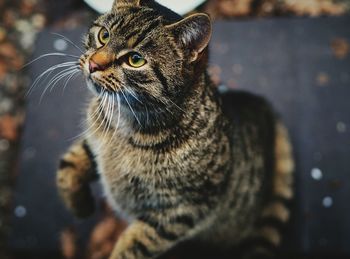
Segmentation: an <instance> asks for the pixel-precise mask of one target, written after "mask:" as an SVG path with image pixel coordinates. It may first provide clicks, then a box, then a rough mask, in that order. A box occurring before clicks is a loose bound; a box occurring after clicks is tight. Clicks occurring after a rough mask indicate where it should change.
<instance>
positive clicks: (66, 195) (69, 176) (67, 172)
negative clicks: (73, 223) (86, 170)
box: [56, 160, 95, 217]
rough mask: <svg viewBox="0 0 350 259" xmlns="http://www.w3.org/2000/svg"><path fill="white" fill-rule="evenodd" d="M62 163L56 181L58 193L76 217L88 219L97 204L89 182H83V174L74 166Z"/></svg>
mask: <svg viewBox="0 0 350 259" xmlns="http://www.w3.org/2000/svg"><path fill="white" fill-rule="evenodd" d="M62 161H63V162H62ZM62 161H61V164H60V169H59V170H58V172H57V179H56V180H57V187H58V192H59V194H60V196H61V198H62V200H63V202H64V204H65V205H66V207H67V208H68V209H69V210H71V211H72V212H73V214H74V215H76V216H77V217H88V216H90V215H91V214H92V213H93V212H94V210H95V202H94V198H93V196H92V193H91V189H90V185H89V182H85V181H83V179H82V177H81V174H82V173H81V172H79V170H78V169H77V168H75V167H74V165H73V164H70V165H67V162H66V161H64V160H62ZM62 165H66V166H62Z"/></svg>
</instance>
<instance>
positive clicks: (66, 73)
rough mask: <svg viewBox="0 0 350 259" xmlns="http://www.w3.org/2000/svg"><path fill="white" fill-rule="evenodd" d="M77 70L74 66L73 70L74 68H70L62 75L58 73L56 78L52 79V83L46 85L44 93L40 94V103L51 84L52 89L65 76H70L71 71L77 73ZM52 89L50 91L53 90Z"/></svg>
mask: <svg viewBox="0 0 350 259" xmlns="http://www.w3.org/2000/svg"><path fill="white" fill-rule="evenodd" d="M75 72H76V70H75V69H74V68H73V70H72V68H70V69H69V70H68V71H66V72H64V73H61V72H60V73H61V74H60V75H58V76H57V75H56V76H55V77H54V78H55V79H53V80H52V79H51V80H50V84H48V85H47V86H46V87H45V89H44V91H43V93H42V94H41V96H40V103H41V101H42V99H43V97H44V95H45V93H46V92H47V90H48V89H49V88H50V86H51V90H52V89H53V88H54V87H55V86H56V85H57V83H58V82H59V81H60V80H61V79H63V78H64V77H66V76H69V75H70V74H71V73H75ZM51 90H50V91H51Z"/></svg>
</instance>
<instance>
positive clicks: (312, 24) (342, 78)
mask: <svg viewBox="0 0 350 259" xmlns="http://www.w3.org/2000/svg"><path fill="white" fill-rule="evenodd" d="M349 27H350V18H349V17H341V18H320V19H272V20H259V21H244V22H219V23H216V24H215V26H214V34H213V40H212V43H211V57H212V58H211V63H212V64H218V65H219V66H220V68H221V71H222V72H221V78H222V82H223V83H224V84H228V85H230V86H233V87H237V88H240V89H246V90H249V91H252V92H255V93H259V94H261V95H263V96H266V97H267V98H268V99H269V100H271V102H272V103H273V105H274V106H275V108H276V110H277V111H278V112H279V113H280V114H281V117H282V118H283V120H284V121H285V123H286V124H287V126H288V128H289V129H290V131H291V136H292V141H293V145H294V149H295V157H296V161H297V170H296V181H297V198H296V201H295V202H294V203H293V206H294V207H295V209H294V215H293V224H292V225H290V227H289V230H288V232H289V233H288V238H287V239H286V240H287V242H286V245H285V250H286V251H293V252H298V253H300V252H301V253H315V252H316V253H323V252H330V253H333V252H336V253H337V254H347V255H349V256H350V247H349V245H348V244H349V243H350V206H349V201H348V199H349V198H350V188H349V185H350V181H349V179H350V176H349V165H350V162H349V154H350V116H349V111H350V102H349V101H348V98H349V96H350V59H349V56H348V57H347V58H345V59H343V60H339V59H337V58H335V57H334V55H333V53H332V50H331V48H330V43H331V41H332V40H333V39H334V38H339V37H340V38H345V39H347V40H348V41H349V40H350V29H349ZM83 31H84V29H79V30H74V31H66V32H64V33H65V35H67V36H68V37H70V38H71V39H73V40H74V41H75V42H79V41H80V39H81V33H82V32H83ZM54 38H55V37H53V36H52V35H49V34H48V32H47V31H46V32H43V33H42V34H41V35H40V37H39V39H38V43H37V51H36V53H35V55H36V56H37V55H40V54H42V53H47V52H51V51H53V47H52V46H53V40H54ZM66 52H69V53H74V54H78V52H77V50H76V49H74V48H73V47H69V48H68V50H67V51H66ZM62 61H63V59H62V58H60V59H57V58H52V59H50V64H51V62H52V64H55V63H58V62H62ZM47 65H48V62H44V61H41V62H40V61H39V62H36V63H35V64H33V65H32V66H30V68H29V73H30V75H31V76H32V77H35V76H36V75H38V73H39V72H40V71H43V70H44V69H45V67H47ZM320 75H321V76H320ZM320 78H321V79H322V80H321V79H320ZM325 78H326V79H327V80H325ZM320 84H321V85H322V86H321V85H320ZM61 88H62V86H59V87H57V88H56V90H54V91H52V92H49V93H48V94H47V95H46V96H45V98H44V99H43V101H42V103H41V104H40V105H39V104H38V102H39V99H40V95H41V92H42V90H43V87H40V88H38V89H37V91H36V92H34V93H33V95H31V96H30V97H29V100H28V102H29V103H28V110H27V120H26V127H25V131H24V135H23V141H22V152H21V157H20V167H19V168H20V169H19V171H20V174H19V177H18V182H17V189H16V190H17V191H16V200H15V207H17V206H24V207H25V208H26V212H27V213H26V215H25V216H24V217H16V216H14V217H13V224H14V232H13V235H12V238H11V246H12V248H14V249H29V250H46V251H55V250H56V249H57V248H58V233H59V231H60V230H61V229H62V227H63V226H66V225H69V224H72V223H77V221H76V220H74V219H73V217H72V216H70V215H69V214H68V213H67V212H66V211H65V210H64V208H63V206H62V204H61V203H60V201H59V200H58V198H57V194H56V189H55V184H54V179H55V168H56V165H57V160H58V158H59V155H60V154H61V153H62V152H63V151H64V150H65V149H66V148H67V147H68V146H69V144H70V142H71V140H69V139H70V138H72V137H74V136H75V135H77V134H78V133H79V127H78V125H79V122H80V121H81V120H82V117H83V116H82V111H83V107H84V105H85V97H86V92H87V89H86V88H85V86H84V84H81V78H79V80H78V79H77V80H76V81H74V82H72V83H70V85H69V87H67V89H66V91H65V93H64V94H62V89H61ZM344 125H345V128H344ZM344 130H345V131H344ZM314 168H318V169H320V170H321V171H322V173H323V177H322V179H320V180H315V179H313V178H312V177H311V171H312V169H314ZM328 196H329V197H331V198H332V199H333V205H332V206H331V207H329V208H326V207H325V206H323V199H324V198H325V197H328ZM95 219H96V216H95V218H92V219H89V220H88V221H79V222H78V223H77V224H78V225H79V227H78V228H79V229H80V230H81V231H85V233H87V232H88V230H89V226H91V222H93V221H94V220H95Z"/></svg>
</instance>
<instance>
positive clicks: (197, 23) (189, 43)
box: [166, 13, 212, 62]
mask: <svg viewBox="0 0 350 259" xmlns="http://www.w3.org/2000/svg"><path fill="white" fill-rule="evenodd" d="M166 27H167V28H168V29H170V30H171V32H172V33H173V35H174V37H175V40H176V41H177V43H178V44H180V45H181V47H183V48H187V49H189V50H190V51H191V55H192V56H191V62H193V61H195V60H197V58H198V55H199V54H200V53H201V52H203V50H204V49H205V48H206V47H207V46H208V43H209V40H210V38H211V31H212V30H211V21H210V17H209V16H208V15H207V14H204V13H200V14H193V15H190V16H188V17H186V18H184V19H182V20H181V21H179V22H176V23H173V24H170V25H167V26H166Z"/></svg>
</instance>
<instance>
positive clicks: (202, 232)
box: [57, 0, 293, 259]
mask: <svg viewBox="0 0 350 259" xmlns="http://www.w3.org/2000/svg"><path fill="white" fill-rule="evenodd" d="M210 36H211V22H210V19H209V17H208V16H207V15H206V14H193V15H191V16H188V17H186V18H182V17H181V16H179V15H178V14H176V13H174V12H172V11H170V10H169V9H167V8H165V7H164V6H161V5H159V4H158V3H156V2H154V1H153V0H130V1H127V0H117V1H115V2H114V4H113V8H112V10H111V11H110V12H108V13H106V14H104V15H102V16H101V17H99V18H98V19H97V20H96V21H95V22H94V23H93V25H92V26H91V28H90V30H89V32H88V33H87V35H86V38H85V46H86V53H85V54H83V55H82V57H81V58H80V66H81V70H82V71H83V73H84V75H85V76H86V78H87V85H88V87H89V88H90V90H91V91H92V92H93V93H94V94H93V97H92V99H91V102H90V105H89V108H88V111H87V130H86V134H85V135H84V138H82V139H81V140H79V141H77V142H76V143H74V144H73V145H72V147H71V148H70V149H69V151H68V152H67V153H66V154H65V155H64V156H63V158H62V160H61V162H60V165H59V170H58V173H57V184H58V189H59V192H60V194H61V196H62V198H63V200H64V202H65V204H66V205H67V206H68V208H69V209H71V210H72V211H73V212H74V213H75V214H76V215H78V216H87V215H89V214H91V213H92V212H93V209H94V201H93V198H92V195H91V191H90V188H89V183H90V182H91V181H93V180H94V179H97V176H99V177H100V179H101V182H102V185H103V188H104V191H105V195H106V197H107V200H108V202H109V203H110V205H111V206H112V207H113V209H114V210H115V211H116V212H117V213H118V214H121V215H124V217H125V218H126V219H127V220H128V222H129V226H128V228H127V229H126V230H125V232H124V233H123V234H122V235H121V236H120V238H119V240H118V241H117V243H116V244H115V247H114V249H113V252H112V254H111V256H110V258H112V259H133V258H138V259H142V258H157V257H159V256H160V255H162V254H164V253H165V252H167V251H169V250H170V249H171V248H173V247H174V246H176V245H177V244H179V243H180V242H181V243H182V242H183V241H187V240H196V241H198V242H203V243H206V244H210V245H211V246H215V247H218V248H220V249H228V248H231V247H233V246H236V247H237V246H245V247H246V248H249V249H248V250H247V253H245V254H244V258H253V257H254V258H255V256H268V257H269V256H272V255H273V253H274V250H273V249H272V248H274V247H277V246H278V245H279V243H280V241H281V235H280V232H279V229H278V228H276V226H277V225H278V224H279V223H285V222H286V221H287V220H288V218H289V210H288V209H287V207H286V204H285V202H286V201H288V200H289V199H291V198H292V196H293V192H292V188H291V185H292V171H293V160H292V157H291V146H290V144H289V141H288V136H287V132H286V130H285V128H284V127H283V125H282V124H281V123H280V122H279V120H278V119H276V116H275V115H274V112H273V111H272V110H271V108H270V106H269V104H268V103H267V102H266V101H264V100H263V99H262V98H260V97H257V96H254V95H252V94H248V93H244V92H229V93H226V94H219V92H218V91H217V88H216V86H215V85H214V84H213V83H212V82H211V80H210V78H209V76H208V74H207V56H208V50H207V49H208V48H207V47H208V42H209V40H210ZM276 223H278V224H276ZM249 245H251V246H253V247H250V246H249ZM235 258H236V257H235ZM259 258H260V257H259Z"/></svg>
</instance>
